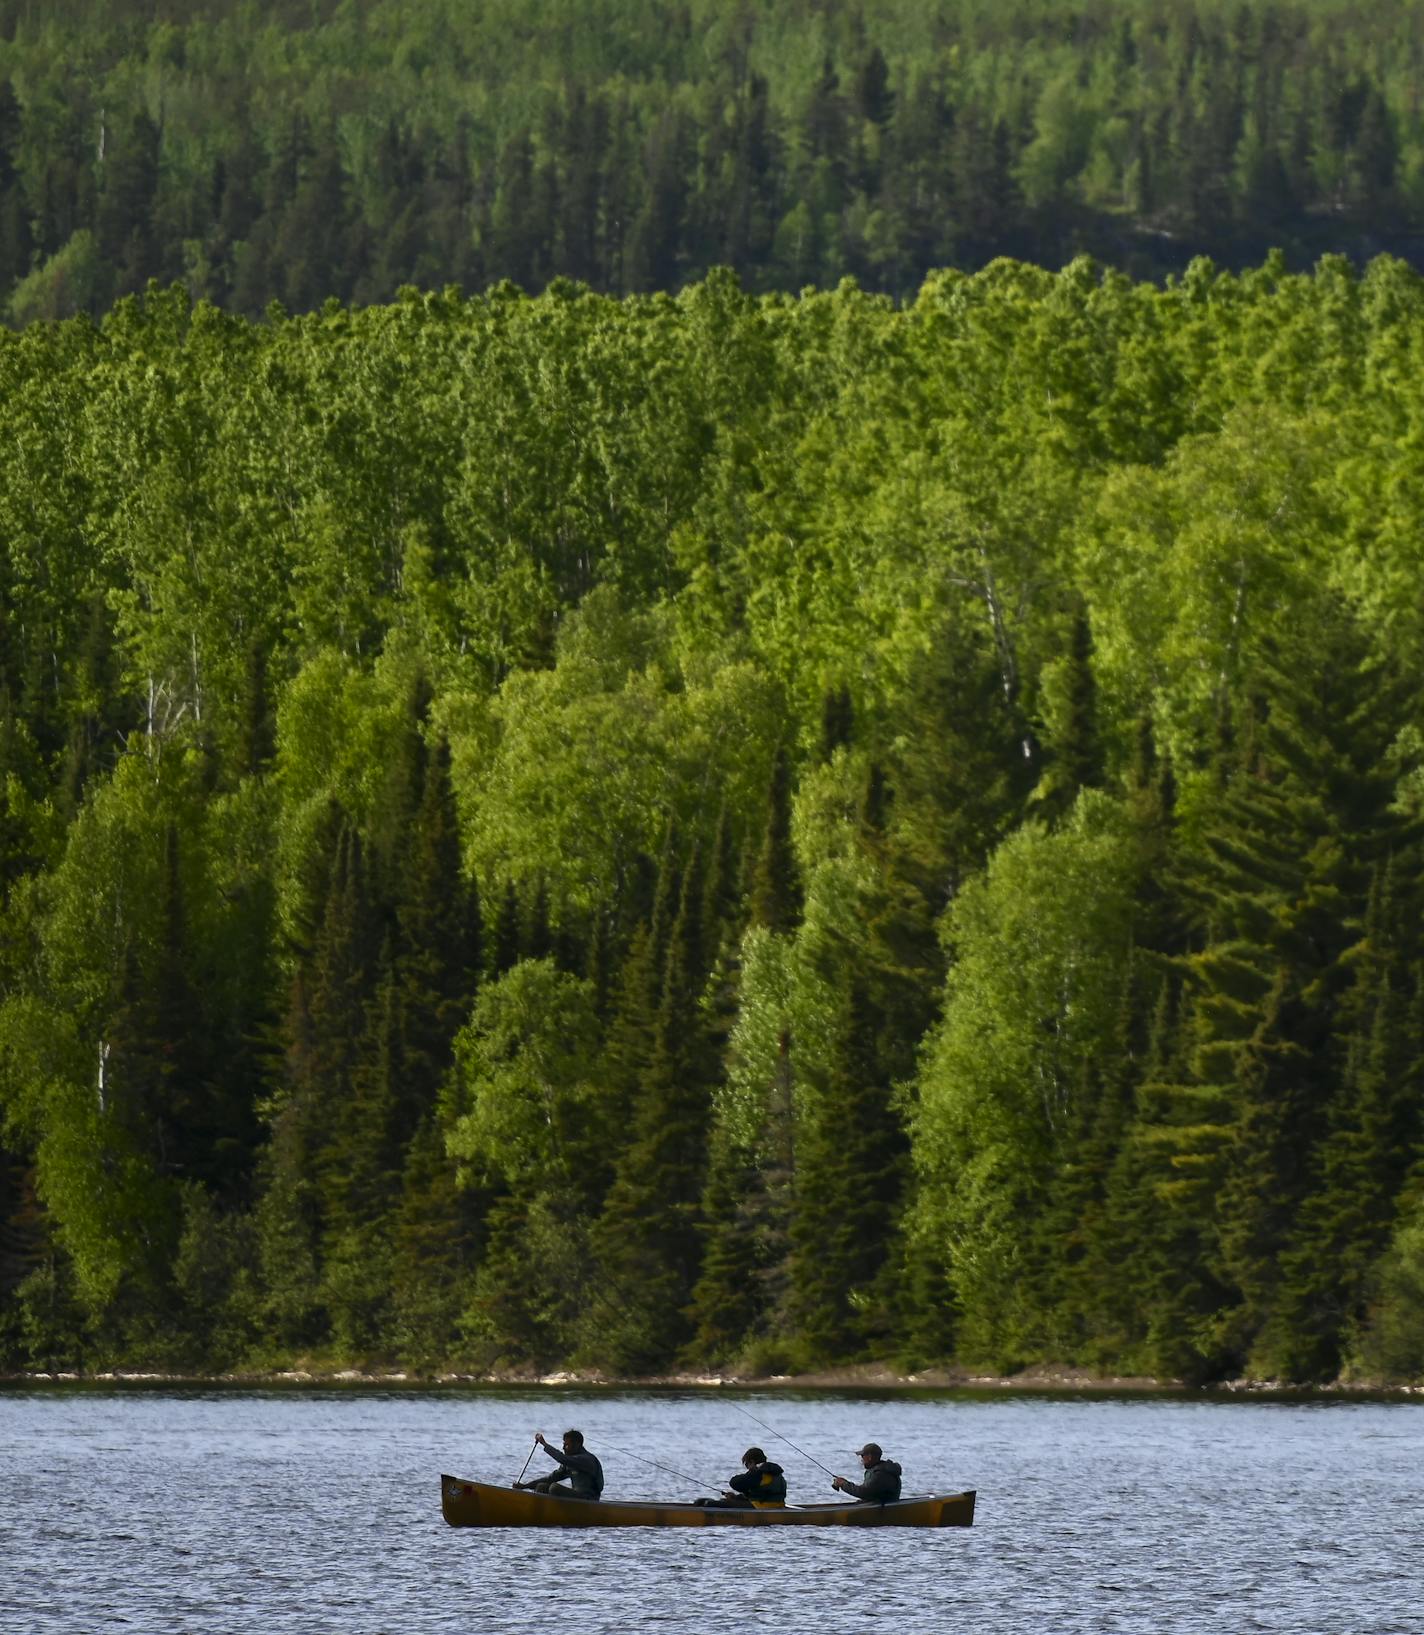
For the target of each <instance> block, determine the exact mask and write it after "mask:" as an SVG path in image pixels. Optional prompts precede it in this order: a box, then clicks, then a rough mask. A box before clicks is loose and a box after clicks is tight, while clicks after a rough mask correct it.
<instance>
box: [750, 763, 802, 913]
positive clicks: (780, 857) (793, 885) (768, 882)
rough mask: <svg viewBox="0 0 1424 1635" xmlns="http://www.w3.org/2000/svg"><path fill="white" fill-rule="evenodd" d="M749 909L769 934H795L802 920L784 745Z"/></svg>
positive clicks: (769, 798) (769, 799)
mask: <svg viewBox="0 0 1424 1635" xmlns="http://www.w3.org/2000/svg"><path fill="white" fill-rule="evenodd" d="M748 909H749V916H750V919H751V923H752V924H753V925H761V926H765V927H766V929H767V930H768V931H777V932H783V933H784V932H788V931H794V930H795V929H796V927H797V925H798V924H799V923H800V920H801V875H800V870H799V869H798V867H797V864H796V854H795V852H794V850H793V849H792V845H791V760H790V757H789V756H788V755H787V753H786V748H785V746H784V745H781V746H779V747H778V749H777V751H776V758H775V760H774V761H773V763H772V771H771V787H770V789H769V790H768V792H767V803H766V820H765V825H764V827H763V830H762V842H761V850H760V852H759V854H758V856H757V860H756V865H755V867H754V868H753V870H752V878H751V889H750V894H749V903H748Z"/></svg>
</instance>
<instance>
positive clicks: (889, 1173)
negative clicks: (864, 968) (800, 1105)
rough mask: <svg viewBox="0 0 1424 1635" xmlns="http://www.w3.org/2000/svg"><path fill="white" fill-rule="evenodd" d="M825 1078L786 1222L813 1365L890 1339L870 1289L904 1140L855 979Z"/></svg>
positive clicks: (806, 1122) (901, 1179) (881, 1298)
mask: <svg viewBox="0 0 1424 1635" xmlns="http://www.w3.org/2000/svg"><path fill="white" fill-rule="evenodd" d="M839 1031H840V1039H839V1043H838V1048H837V1051H836V1056H835V1061H834V1064H833V1067H832V1070H831V1074H830V1078H829V1080H828V1082H827V1084H826V1086H825V1088H824V1090H823V1091H822V1092H821V1093H820V1094H819V1095H817V1096H815V1097H814V1099H813V1100H811V1102H810V1105H809V1107H808V1109H807V1111H806V1113H805V1115H804V1116H803V1117H802V1119H801V1120H800V1121H799V1128H798V1136H797V1152H796V1178H795V1191H794V1198H795V1207H794V1211H793V1214H792V1220H791V1245H792V1265H791V1284H792V1305H793V1311H794V1313H795V1317H796V1327H797V1332H798V1334H799V1336H800V1338H801V1340H802V1342H803V1343H804V1345H805V1346H806V1349H807V1352H808V1355H809V1357H810V1358H811V1360H813V1361H821V1362H830V1361H838V1360H845V1359H847V1358H849V1357H852V1356H855V1355H858V1354H860V1353H862V1352H863V1351H864V1350H865V1349H866V1348H867V1347H868V1346H872V1345H874V1344H875V1343H877V1342H880V1343H883V1342H884V1340H885V1339H886V1337H887V1336H886V1334H885V1329H886V1327H887V1324H886V1315H887V1307H888V1306H889V1304H890V1303H889V1302H888V1301H887V1300H886V1298H885V1291H884V1290H882V1289H877V1288H876V1282H877V1279H878V1278H879V1277H880V1275H881V1273H882V1271H883V1270H884V1268H885V1265H886V1260H887V1255H888V1253H889V1249H890V1245H891V1243H892V1242H893V1240H894V1235H895V1228H896V1226H897V1224H898V1220H899V1212H900V1205H901V1200H902V1196H903V1192H904V1186H905V1175H906V1170H907V1152H908V1141H907V1140H906V1136H905V1131H904V1127H903V1124H902V1122H901V1120H900V1118H899V1116H898V1114H897V1112H896V1110H895V1105H894V1096H893V1092H892V1089H891V1086H890V1085H889V1084H888V1083H887V1082H886V1080H885V1079H884V1077H883V1076H882V1074H881V1072H880V1066H879V1060H878V1052H877V1045H876V1042H877V1038H878V1035H879V1031H880V1018H879V1017H878V1016H877V1015H876V1013H875V1011H874V1009H873V1007H872V1006H871V1005H870V1003H869V1001H868V999H867V996H866V993H865V990H864V987H863V985H862V984H861V983H860V982H859V981H855V980H852V982H851V984H850V988H849V991H848V992H847V994H846V996H845V999H844V1011H843V1014H842V1016H841V1018H840V1019H839Z"/></svg>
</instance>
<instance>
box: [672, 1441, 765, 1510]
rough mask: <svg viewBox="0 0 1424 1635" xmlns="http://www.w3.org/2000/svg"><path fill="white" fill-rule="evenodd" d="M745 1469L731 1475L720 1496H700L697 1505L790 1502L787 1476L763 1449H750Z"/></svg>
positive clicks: (740, 1506) (732, 1506) (752, 1505)
mask: <svg viewBox="0 0 1424 1635" xmlns="http://www.w3.org/2000/svg"><path fill="white" fill-rule="evenodd" d="M742 1467H743V1468H742V1470H741V1472H740V1473H739V1474H738V1475H736V1476H729V1477H728V1478H727V1486H726V1489H725V1491H724V1492H723V1494H722V1497H721V1498H720V1499H696V1500H694V1501H693V1502H694V1503H696V1504H714V1505H720V1506H722V1507H723V1508H724V1509H729V1510H730V1509H738V1510H748V1509H755V1510H761V1509H765V1508H768V1507H774V1508H777V1509H779V1508H780V1507H781V1506H782V1505H784V1504H785V1503H786V1475H785V1472H784V1471H783V1470H782V1468H781V1466H780V1465H774V1464H772V1463H771V1461H770V1460H769V1459H768V1458H767V1456H766V1455H765V1454H764V1453H763V1452H762V1451H761V1449H760V1448H748V1449H747V1451H746V1452H745V1453H744V1454H743V1455H742Z"/></svg>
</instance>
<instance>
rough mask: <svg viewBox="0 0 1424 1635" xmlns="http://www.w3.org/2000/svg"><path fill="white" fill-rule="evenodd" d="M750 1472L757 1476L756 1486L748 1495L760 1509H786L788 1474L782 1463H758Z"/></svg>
mask: <svg viewBox="0 0 1424 1635" xmlns="http://www.w3.org/2000/svg"><path fill="white" fill-rule="evenodd" d="M748 1474H749V1475H751V1476H754V1477H756V1486H755V1487H754V1488H753V1489H752V1490H751V1493H750V1494H749V1495H748V1497H749V1498H750V1499H751V1501H752V1503H753V1504H754V1505H755V1506H756V1508H757V1509H758V1510H784V1509H785V1507H786V1476H785V1474H784V1473H783V1471H782V1469H781V1466H780V1465H773V1464H765V1465H758V1466H757V1467H756V1468H755V1469H754V1470H752V1471H750V1472H748Z"/></svg>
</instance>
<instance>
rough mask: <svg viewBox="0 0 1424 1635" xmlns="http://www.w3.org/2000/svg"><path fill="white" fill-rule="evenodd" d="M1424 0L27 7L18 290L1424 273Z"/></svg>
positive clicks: (79, 294) (10, 39)
mask: <svg viewBox="0 0 1424 1635" xmlns="http://www.w3.org/2000/svg"><path fill="white" fill-rule="evenodd" d="M1421 77H1424V4H1421V0H1371V3H1370V4H1369V5H1367V6H1361V5H1358V4H1355V3H1353V0H1084V3H1082V4H1071V5H1070V4H1066V3H1064V0H852V3H846V4H836V5H829V4H826V3H825V0H580V4H579V5H578V6H577V7H571V6H570V5H569V4H568V3H567V0H481V3H480V4H471V3H468V0H0V303H8V313H9V315H10V317H11V318H12V319H13V320H14V321H16V322H20V323H23V322H24V321H26V320H28V319H30V318H33V317H62V316H66V315H68V314H72V313H77V312H85V311H87V312H90V313H91V314H98V313H99V312H102V311H104V310H107V307H108V305H109V303H110V302H111V301H112V300H113V299H114V297H115V296H117V295H122V294H124V293H128V292H136V291H141V290H142V289H143V287H144V285H145V283H146V281H147V280H148V279H149V278H151V277H156V278H158V279H160V280H161V281H162V282H164V283H167V282H169V281H171V280H175V279H180V278H181V279H183V280H184V281H186V283H187V284H188V287H189V288H190V289H191V290H192V291H193V293H194V294H195V295H197V296H201V297H204V298H207V299H209V300H211V301H213V302H215V303H217V304H218V305H221V306H223V307H225V308H227V309H229V310H233V311H238V312H245V313H247V314H249V315H256V314H258V313H260V312H261V311H262V310H264V309H265V307H266V305H267V303H268V302H269V301H271V300H273V299H277V300H280V301H282V302H283V303H284V304H285V305H286V306H287V307H288V308H289V309H290V310H308V309H311V308H313V307H316V306H319V305H320V304H321V302H322V301H323V300H324V299H325V298H326V297H328V296H330V295H336V296H339V297H341V298H342V299H346V300H356V301H360V302H372V301H383V300H387V299H390V298H391V297H392V296H394V295H395V293H396V292H397V290H398V289H399V288H400V287H401V286H402V285H403V284H406V283H414V284H418V285H420V286H422V287H426V288H438V287H441V286H443V285H444V284H446V283H449V282H456V283H460V284H462V285H463V286H464V287H465V288H467V289H482V288H484V287H485V286H486V285H488V284H490V283H493V282H496V281H498V280H500V279H502V278H510V279H513V280H514V281H515V282H517V283H519V284H520V285H521V286H522V287H524V288H526V289H529V290H537V289H542V288H543V287H544V286H545V284H546V283H547V282H548V281H549V279H551V278H552V277H555V276H557V275H562V276H566V277H571V278H575V279H579V280H581V281H583V282H585V283H588V284H589V285H590V286H591V287H593V288H595V289H598V290H601V291H604V292H608V293H614V294H621V293H629V292H646V291H652V290H655V289H662V290H672V289H674V288H677V287H679V286H680V285H681V284H683V283H686V282H689V281H696V280H697V279H699V278H701V277H702V276H704V275H705V273H706V272H707V271H708V270H709V269H710V268H712V267H714V266H730V267H732V268H734V269H735V270H736V271H737V273H738V275H739V276H740V277H741V278H742V280H743V282H744V284H745V285H746V287H747V288H749V289H752V290H754V291H765V290H774V289H787V290H793V291H794V290H798V289H800V288H801V287H802V286H804V285H807V284H816V285H819V286H821V287H830V286H833V285H834V284H835V283H836V282H837V281H838V280H839V279H840V278H841V277H842V276H845V275H850V276H853V277H855V278H856V279H857V280H858V281H859V282H860V283H861V284H862V285H863V286H864V287H866V288H874V289H877V290H883V291H886V292H889V293H892V294H894V295H897V296H900V297H912V296H913V294H914V291H915V289H916V288H917V287H918V285H919V284H920V282H921V281H922V280H923V278H924V277H925V275H926V274H927V272H929V271H930V270H931V269H933V268H937V267H941V266H960V267H964V268H973V267H977V266H981V265H983V264H985V263H986V262H988V261H989V260H991V259H993V258H994V257H996V256H999V255H1010V256H1014V257H1017V258H1020V259H1026V260H1030V261H1034V262H1038V263H1040V264H1043V265H1048V266H1054V267H1057V266H1061V265H1063V264H1064V263H1065V262H1067V261H1068V260H1070V259H1071V258H1072V257H1073V256H1074V255H1075V254H1077V253H1080V252H1089V253H1092V254H1094V255H1096V256H1097V257H1098V258H1099V259H1100V260H1102V261H1104V262H1105V263H1107V264H1111V265H1115V266H1118V267H1120V268H1122V269H1124V270H1126V271H1128V272H1130V273H1132V274H1133V275H1134V276H1157V275H1160V274H1161V273H1162V272H1163V271H1166V270H1175V271H1177V272H1181V271H1182V270H1184V269H1185V267H1186V265H1187V263H1188V261H1189V260H1190V258H1191V257H1192V256H1193V255H1194V254H1198V253H1206V254H1210V255H1212V256H1213V257H1214V258H1215V259H1216V260H1217V262H1218V264H1220V265H1231V266H1236V267H1245V266H1247V265H1255V264H1259V262H1260V261H1261V260H1262V259H1263V258H1264V255H1265V254H1266V251H1267V250H1268V249H1269V248H1270V247H1272V246H1275V245H1282V246H1285V247H1287V249H1288V252H1289V257H1288V258H1289V259H1290V261H1291V263H1292V265H1295V266H1308V265H1310V264H1312V263H1313V261H1314V260H1315V259H1316V257H1317V256H1318V255H1319V254H1320V253H1322V252H1323V251H1327V250H1330V251H1338V250H1344V251H1349V252H1350V253H1352V254H1353V255H1355V256H1356V257H1357V258H1358V259H1365V258H1367V257H1368V256H1370V255H1372V254H1374V253H1376V252H1377V251H1379V250H1389V251H1392V252H1393V253H1395V254H1398V255H1401V256H1403V257H1405V258H1406V259H1414V260H1417V259H1418V258H1419V257H1420V256H1421V254H1424V102H1421V99H1420V95H1419V85H1420V83H1421Z"/></svg>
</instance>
